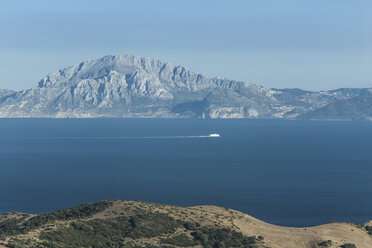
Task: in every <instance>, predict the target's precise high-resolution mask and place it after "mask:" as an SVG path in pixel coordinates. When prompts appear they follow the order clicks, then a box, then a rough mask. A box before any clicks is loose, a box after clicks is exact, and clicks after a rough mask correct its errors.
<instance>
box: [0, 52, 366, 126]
mask: <svg viewBox="0 0 372 248" xmlns="http://www.w3.org/2000/svg"><path fill="white" fill-rule="evenodd" d="M22 117H24V118H97V117H115V118H126V117H128V118H129V117H130V118H137V117H138V118H144V117H149V118H191V117H194V118H283V119H313V120H372V88H364V89H355V88H343V89H336V90H330V91H318V92H315V91H305V90H301V89H268V88H265V87H262V86H260V85H257V84H253V83H249V82H242V81H235V80H230V79H226V78H222V77H215V78H210V77H207V76H204V75H202V74H198V73H195V72H193V71H191V70H189V69H187V68H185V67H183V66H175V65H173V64H171V63H163V62H161V61H159V60H156V59H151V58H142V57H137V56H132V55H124V56H105V57H102V58H99V59H95V60H89V61H85V62H82V63H80V64H78V65H74V66H70V67H67V68H64V69H61V70H59V71H56V72H53V73H50V74H49V75H47V76H45V77H44V78H43V79H41V80H40V81H39V82H38V83H37V84H36V85H35V86H34V87H33V88H31V89H27V90H20V91H12V90H6V89H3V90H0V118H22Z"/></svg>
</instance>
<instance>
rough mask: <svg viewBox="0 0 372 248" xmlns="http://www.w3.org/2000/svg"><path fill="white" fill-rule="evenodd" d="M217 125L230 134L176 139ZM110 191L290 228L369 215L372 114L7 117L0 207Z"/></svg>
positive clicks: (40, 209)
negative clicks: (337, 117) (355, 117)
mask: <svg viewBox="0 0 372 248" xmlns="http://www.w3.org/2000/svg"><path fill="white" fill-rule="evenodd" d="M209 133H219V134H221V137H220V138H201V137H200V138H198V137H192V138H182V137H178V136H199V135H200V136H203V135H207V134H209ZM176 136H177V137H176ZM151 137H152V138H151ZM102 199H123V200H142V201H150V202H158V203H166V204H175V205H183V206H191V205H201V204H213V205H220V206H224V207H229V208H233V209H236V210H240V211H243V212H245V213H248V214H250V215H252V216H254V217H256V218H259V219H261V220H264V221H267V222H270V223H273V224H279V225H288V226H311V225H317V224H322V223H327V222H334V221H342V222H344V221H346V222H355V223H362V222H365V221H367V220H370V219H372V123H371V122H316V121H283V120H196V119H1V120H0V213H4V212H8V211H20V212H27V213H45V212H49V211H52V210H56V209H61V208H65V207H72V206H75V205H77V204H80V203H85V202H91V201H97V200H102Z"/></svg>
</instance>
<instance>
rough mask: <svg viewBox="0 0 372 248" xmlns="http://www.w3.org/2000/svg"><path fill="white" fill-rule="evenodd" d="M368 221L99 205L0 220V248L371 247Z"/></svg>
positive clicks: (371, 231)
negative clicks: (282, 219) (271, 220)
mask: <svg viewBox="0 0 372 248" xmlns="http://www.w3.org/2000/svg"><path fill="white" fill-rule="evenodd" d="M371 235H372V222H371V223H369V224H368V223H367V224H365V225H355V224H347V223H331V224H326V225H321V226H316V227H308V228H291V227H281V226H275V225H271V224H268V223H265V222H262V221H260V220H257V219H255V218H253V217H251V216H249V215H246V214H243V213H241V212H238V211H234V210H231V209H226V208H221V207H215V206H196V207H176V206H168V205H161V204H153V203H145V202H133V201H101V202H96V203H91V204H85V205H81V206H78V207H75V208H71V209H64V210H60V211H56V212H53V213H50V214H44V215H28V214H20V213H8V214H3V215H0V247H19V248H20V247H40V248H41V247H66V248H67V247H68V248H74V247H148V248H156V247H168V248H170V247H250V248H260V247H261V248H263V247H272V248H307V247H308V248H316V247H345V248H348V247H349V248H352V247H358V248H370V247H372V236H371Z"/></svg>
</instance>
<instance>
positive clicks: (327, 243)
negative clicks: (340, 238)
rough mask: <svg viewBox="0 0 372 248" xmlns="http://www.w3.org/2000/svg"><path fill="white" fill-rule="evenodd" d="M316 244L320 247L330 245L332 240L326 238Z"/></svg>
mask: <svg viewBox="0 0 372 248" xmlns="http://www.w3.org/2000/svg"><path fill="white" fill-rule="evenodd" d="M318 245H319V246H321V247H330V246H331V245H332V240H326V241H323V242H320V243H319V244H318Z"/></svg>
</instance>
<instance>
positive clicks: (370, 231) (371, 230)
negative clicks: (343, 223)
mask: <svg viewBox="0 0 372 248" xmlns="http://www.w3.org/2000/svg"><path fill="white" fill-rule="evenodd" d="M365 229H366V230H367V232H368V234H369V235H372V226H365Z"/></svg>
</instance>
